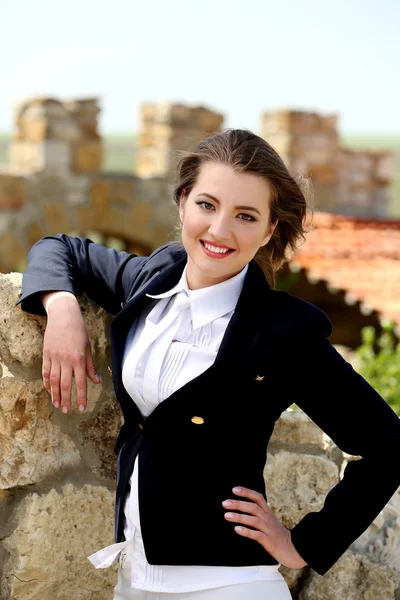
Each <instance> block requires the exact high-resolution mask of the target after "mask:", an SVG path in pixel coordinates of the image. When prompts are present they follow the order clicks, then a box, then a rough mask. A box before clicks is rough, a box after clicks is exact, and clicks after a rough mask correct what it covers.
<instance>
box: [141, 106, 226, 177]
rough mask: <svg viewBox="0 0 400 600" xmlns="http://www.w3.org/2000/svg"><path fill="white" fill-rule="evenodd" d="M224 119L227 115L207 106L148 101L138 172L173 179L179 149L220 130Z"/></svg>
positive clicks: (186, 147)
mask: <svg viewBox="0 0 400 600" xmlns="http://www.w3.org/2000/svg"><path fill="white" fill-rule="evenodd" d="M223 120H224V117H223V115H221V114H218V113H215V112H213V111H211V110H208V109H206V108H204V107H203V106H196V107H189V106H186V105H183V104H171V103H169V102H162V103H158V104H144V105H143V106H141V108H140V124H139V132H138V136H137V161H136V174H137V175H138V177H144V178H150V177H166V178H167V179H173V177H174V174H175V167H176V165H177V162H178V160H179V152H180V151H182V150H189V149H190V148H192V147H193V146H194V144H196V142H199V141H200V140H203V139H205V138H207V137H208V136H210V135H212V134H213V133H216V132H217V131H219V130H220V129H221V126H222V123H223Z"/></svg>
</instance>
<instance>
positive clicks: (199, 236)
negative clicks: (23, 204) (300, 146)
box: [18, 130, 400, 600]
mask: <svg viewBox="0 0 400 600" xmlns="http://www.w3.org/2000/svg"><path fill="white" fill-rule="evenodd" d="M174 200H175V202H176V204H177V205H178V209H179V218H180V221H181V224H182V244H180V243H170V244H166V245H164V246H162V247H161V248H159V249H157V250H156V251H155V252H153V253H152V255H151V256H150V257H139V256H135V255H130V254H128V253H126V252H116V251H115V250H113V249H108V248H105V247H104V246H102V245H100V244H94V243H93V242H92V241H91V240H89V239H88V238H75V237H72V236H66V235H64V234H58V235H56V236H46V237H44V238H43V239H42V240H40V241H39V242H37V243H36V244H35V245H34V246H33V247H32V249H31V250H30V253H29V262H28V268H27V271H26V273H25V274H24V278H23V290H22V292H23V293H22V296H21V298H20V300H19V302H18V303H20V302H22V309H23V310H27V311H29V312H33V313H36V314H46V313H47V316H48V320H47V327H46V332H45V338H44V348H43V379H44V385H45V387H46V389H47V390H48V392H49V393H51V397H52V402H53V405H54V406H55V407H56V408H58V407H60V408H61V409H62V410H63V412H65V413H67V412H68V411H69V410H70V406H71V385H72V375H74V377H75V382H76V388H77V406H78V407H79V409H80V410H82V411H84V410H85V408H86V375H87V376H88V377H89V378H90V379H91V381H93V382H95V383H96V382H98V380H97V379H96V374H95V370H94V366H93V360H92V356H91V351H90V343H89V340H88V337H87V332H86V328H85V325H84V323H83V319H82V315H81V313H80V309H79V305H78V302H77V300H76V297H75V296H76V295H77V294H78V293H80V292H82V291H85V292H86V294H87V295H88V296H89V297H90V298H92V299H93V300H95V301H96V302H97V303H98V304H100V305H101V306H103V307H104V308H105V310H107V311H108V312H110V313H112V314H114V315H116V317H115V319H114V320H113V322H112V325H111V344H112V376H113V382H114V387H115V392H116V396H117V398H118V400H119V402H120V404H121V407H122V410H123V414H124V425H123V427H122V429H121V431H120V434H119V437H118V440H117V444H116V453H117V454H118V473H117V491H116V507H115V517H116V524H115V541H116V543H115V544H113V545H111V546H109V547H107V548H104V549H102V550H99V551H98V552H96V553H95V554H94V555H92V556H91V557H90V560H91V562H92V563H93V564H94V565H95V566H96V567H98V568H103V567H107V566H109V565H110V564H111V563H112V562H113V561H114V560H115V559H116V558H118V557H119V560H120V564H119V571H118V583H117V586H116V588H115V595H114V598H115V600H128V599H129V598H135V599H137V600H145V599H146V600H153V599H154V600H156V599H157V598H161V597H166V598H170V599H171V600H173V599H178V598H179V599H182V600H184V599H186V598H187V599H191V600H214V599H215V598H220V599H222V600H241V599H244V598H245V597H246V598H247V597H251V598H252V599H253V600H258V599H261V598H270V599H271V600H290V598H291V595H290V592H289V589H288V587H287V585H286V583H285V580H284V579H283V577H282V576H281V575H280V573H279V571H278V567H279V566H280V565H281V564H282V565H284V566H286V567H290V568H300V567H303V566H305V565H307V564H308V565H309V566H310V567H312V568H314V569H315V570H316V571H317V572H318V573H320V574H322V575H323V574H325V573H326V571H327V570H328V569H329V568H330V567H331V566H332V565H333V564H334V563H335V562H336V561H337V560H338V558H339V557H340V556H341V555H342V554H343V552H344V551H345V550H346V549H347V548H348V547H349V545H350V544H351V543H352V542H353V541H354V540H355V539H356V538H357V537H358V536H359V535H361V533H362V532H363V531H364V530H365V529H366V528H367V527H368V526H369V524H370V523H371V522H372V521H373V519H374V518H375V517H376V516H377V515H378V514H379V512H380V511H381V510H382V508H383V507H384V506H385V504H386V503H387V502H388V500H389V499H390V497H391V496H392V495H393V494H394V493H395V491H396V489H397V487H398V486H399V485H400V477H399V475H398V472H394V471H393V470H392V469H391V468H390V465H389V464H388V463H389V461H387V460H386V458H387V456H393V455H397V453H398V451H399V448H400V425H399V419H398V417H397V415H396V414H395V413H394V412H393V411H392V409H391V408H390V407H389V406H388V404H387V403H386V402H385V401H384V400H383V398H382V397H381V396H379V394H377V392H376V391H375V390H374V389H373V388H372V387H371V386H370V385H369V384H368V383H367V382H366V381H365V380H364V379H363V378H362V377H361V376H360V375H358V374H357V373H356V372H355V371H354V370H353V368H352V367H351V365H350V364H349V363H347V362H346V361H345V360H344V359H343V358H342V357H341V356H340V355H339V354H338V353H337V351H336V350H335V349H334V348H333V346H332V345H331V344H330V342H329V340H328V339H327V338H328V337H329V335H330V334H331V332H332V326H331V322H330V320H329V319H328V317H327V316H326V315H325V313H323V312H322V311H321V310H319V309H318V308H317V307H315V306H313V305H312V304H309V303H307V302H304V301H302V300H300V299H299V298H296V297H294V296H291V295H290V294H288V293H287V292H278V291H275V290H274V283H275V274H276V273H277V271H278V270H279V268H280V267H281V265H282V264H283V262H284V261H285V259H287V252H288V251H292V250H294V249H295V248H296V243H297V241H298V240H299V239H300V238H301V237H303V234H304V232H305V229H304V224H305V218H306V211H307V203H306V200H305V198H304V195H303V193H302V191H301V189H300V187H299V186H298V185H297V183H296V182H295V181H294V179H293V178H292V177H291V176H290V174H289V173H288V171H287V169H286V167H285V165H284V163H283V161H282V160H281V158H280V157H279V155H278V154H277V153H276V152H275V151H274V150H273V148H271V146H269V144H268V143H267V142H266V141H264V140H262V139H261V138H259V137H258V136H256V135H254V134H253V133H251V132H249V131H244V130H226V131H224V132H221V133H218V134H216V135H214V136H212V137H211V138H208V139H206V140H203V141H201V142H199V143H198V144H197V146H196V147H195V149H194V151H193V152H191V153H188V154H186V155H185V156H184V157H183V158H182V159H181V161H180V163H179V165H178V173H177V184H176V187H175V190H174ZM260 265H261V266H262V268H261V266H260ZM42 303H43V304H42ZM43 306H44V307H45V310H44V308H43ZM121 308H122V310H121ZM308 373H309V374H310V377H309V378H307V377H306V375H307V374H308ZM244 400H245V402H246V405H244V402H243V401H244ZM293 402H296V403H297V404H298V405H299V406H300V408H302V409H303V410H304V411H305V412H307V414H309V416H310V417H311V418H312V419H313V420H314V421H315V422H316V423H317V424H318V425H319V426H320V427H321V428H322V429H323V430H324V431H326V433H327V434H328V435H329V436H330V437H331V438H332V439H333V440H334V441H335V443H336V444H337V445H338V446H339V447H340V448H342V449H343V450H344V451H346V452H348V453H349V454H354V455H357V456H361V457H362V458H361V459H360V460H358V461H351V462H350V463H349V464H348V465H347V467H346V470H345V473H344V477H343V479H342V480H341V481H340V482H339V483H338V484H337V485H336V486H335V487H334V488H333V489H332V490H331V491H330V492H329V494H328V495H327V498H326V500H325V504H324V507H323V508H322V509H321V511H320V512H312V513H309V514H307V515H305V516H304V517H303V518H302V519H301V521H300V522H299V523H298V524H297V525H296V526H295V527H294V528H293V529H292V530H291V531H289V530H287V529H286V528H285V527H284V526H283V525H282V524H281V523H280V522H279V521H278V519H277V518H276V517H275V515H274V513H273V512H272V511H271V510H270V508H269V506H268V503H267V497H266V493H265V484H264V480H263V467H264V463H265V455H266V448H267V444H268V441H269V439H270V436H271V434H272V431H273V428H274V423H275V421H276V420H277V419H278V418H279V415H280V414H281V412H282V411H283V410H285V409H286V408H287V407H288V406H290V405H291V404H292V403H293ZM136 459H137V460H136ZM238 486H239V487H238ZM139 508H140V510H139Z"/></svg>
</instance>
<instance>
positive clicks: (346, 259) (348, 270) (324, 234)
mask: <svg viewBox="0 0 400 600" xmlns="http://www.w3.org/2000/svg"><path fill="white" fill-rule="evenodd" d="M289 267H290V269H291V270H293V271H295V270H298V269H299V268H303V269H305V270H306V271H307V276H308V277H309V279H310V280H324V281H326V282H327V284H328V287H331V288H333V289H334V288H336V289H341V290H345V291H346V292H347V295H346V300H347V301H348V302H349V304H350V303H351V302H354V301H355V300H360V302H361V303H362V305H363V306H362V308H363V309H364V310H366V311H368V308H370V309H373V310H376V311H377V312H378V313H380V314H381V316H383V317H386V318H388V319H392V320H393V321H395V322H396V323H397V325H398V327H400V220H389V219H385V220H382V219H374V218H361V217H351V216H347V215H336V214H333V213H323V212H316V213H315V214H314V216H313V229H312V230H311V231H310V232H309V233H308V234H306V242H305V243H304V244H303V245H302V246H301V248H300V249H299V250H298V251H297V252H296V253H295V254H294V256H293V257H292V259H291V261H290V264H289Z"/></svg>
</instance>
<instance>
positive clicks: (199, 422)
mask: <svg viewBox="0 0 400 600" xmlns="http://www.w3.org/2000/svg"><path fill="white" fill-rule="evenodd" d="M190 420H191V421H192V423H195V424H196V425H202V424H203V423H204V419H203V417H192V418H191V419H190Z"/></svg>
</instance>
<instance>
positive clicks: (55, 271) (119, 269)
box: [16, 233, 147, 316]
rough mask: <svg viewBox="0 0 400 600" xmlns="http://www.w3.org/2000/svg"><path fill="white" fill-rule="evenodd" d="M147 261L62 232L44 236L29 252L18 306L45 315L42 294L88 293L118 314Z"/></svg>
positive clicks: (106, 308) (105, 307)
mask: <svg viewBox="0 0 400 600" xmlns="http://www.w3.org/2000/svg"><path fill="white" fill-rule="evenodd" d="M146 261H147V257H145V256H137V255H135V254H129V253H128V252H118V251H117V250H115V249H114V248H107V247H106V246H103V245H102V244H96V243H94V242H93V241H92V240H90V239H89V238H81V237H72V236H68V235H66V234H63V233H58V234H57V235H54V236H50V235H49V236H45V237H43V238H42V239H40V240H39V241H38V242H36V244H34V245H33V246H32V248H31V249H30V251H29V253H28V266H27V268H26V271H25V273H24V275H23V279H22V293H21V296H20V298H19V300H18V302H17V303H16V305H18V304H20V303H21V308H22V310H24V311H26V312H30V313H33V314H37V315H43V316H45V315H46V312H45V310H44V307H43V305H42V302H41V299H40V295H41V294H42V293H43V292H50V291H61V290H62V291H66V292H70V293H71V294H73V295H75V296H76V295H78V294H80V293H82V292H85V293H86V294H87V295H88V296H89V298H91V299H92V300H94V302H96V304H98V305H99V306H102V307H103V308H104V310H106V311H107V312H108V313H110V314H112V315H116V314H117V313H118V311H119V310H120V309H121V303H122V302H124V301H125V300H126V298H127V295H128V294H129V291H130V288H131V285H132V282H133V281H134V280H135V278H136V277H137V276H138V274H139V273H140V270H141V269H142V267H143V265H144V264H145V262H146Z"/></svg>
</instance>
